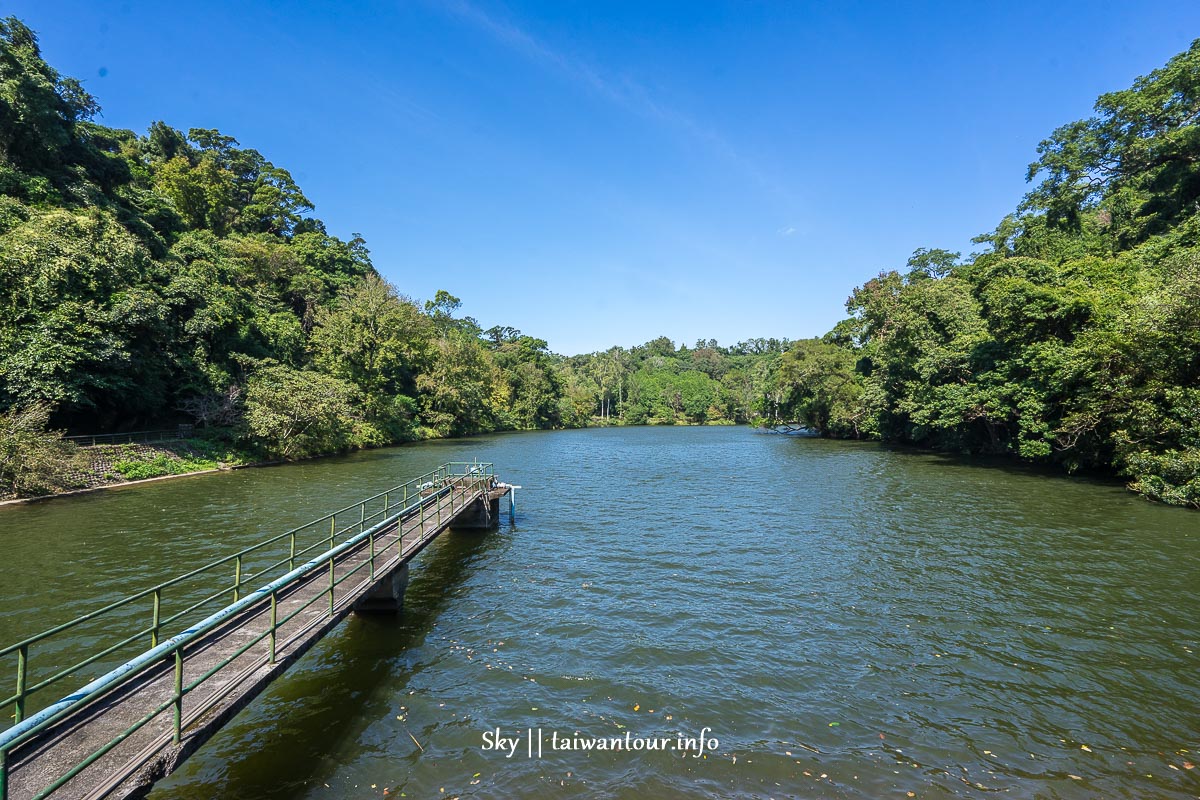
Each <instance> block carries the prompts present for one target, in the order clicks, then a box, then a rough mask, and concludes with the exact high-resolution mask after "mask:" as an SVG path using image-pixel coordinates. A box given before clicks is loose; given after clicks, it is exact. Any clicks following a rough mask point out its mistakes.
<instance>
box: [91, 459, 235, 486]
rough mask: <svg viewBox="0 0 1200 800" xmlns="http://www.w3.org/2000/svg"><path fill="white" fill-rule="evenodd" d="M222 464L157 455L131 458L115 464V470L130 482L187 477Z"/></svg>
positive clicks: (208, 460)
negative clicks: (164, 477)
mask: <svg viewBox="0 0 1200 800" xmlns="http://www.w3.org/2000/svg"><path fill="white" fill-rule="evenodd" d="M219 466H220V462H218V461H216V460H214V459H207V458H190V457H188V458H181V457H179V456H175V455H171V454H168V453H156V454H155V455H153V456H151V457H150V458H144V459H142V458H129V459H122V460H120V461H114V462H113V469H115V470H116V471H117V472H118V473H120V475H121V477H122V478H124V479H125V480H128V481H140V480H145V479H146V478H161V477H162V476H164V475H185V474H187V473H189V472H199V471H201V470H206V469H217V468H218V467H219Z"/></svg>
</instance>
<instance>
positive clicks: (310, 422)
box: [245, 365, 359, 459]
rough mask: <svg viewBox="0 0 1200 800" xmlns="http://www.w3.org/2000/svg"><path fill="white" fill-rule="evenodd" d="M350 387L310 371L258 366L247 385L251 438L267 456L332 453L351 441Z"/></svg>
mask: <svg viewBox="0 0 1200 800" xmlns="http://www.w3.org/2000/svg"><path fill="white" fill-rule="evenodd" d="M354 396H355V391H354V387H353V386H351V385H350V384H349V383H347V382H345V381H343V380H340V379H338V378H334V377H331V376H329V375H325V374H324V373H320V372H315V371H312V370H296V369H292V368H290V367H285V366H282V365H274V366H266V367H262V368H260V369H259V370H258V371H257V372H255V373H254V375H253V376H252V377H251V378H250V381H249V384H248V386H247V389H246V416H245V420H246V427H247V430H248V431H249V435H250V440H251V441H252V442H253V443H254V444H255V445H257V446H258V447H259V448H260V449H261V450H262V451H263V452H264V453H266V454H267V455H269V456H273V457H277V458H284V459H291V458H304V457H306V456H312V455H318V454H322V453H336V452H338V451H341V450H346V449H349V448H350V447H351V446H352V445H353V444H354V436H353V434H354V423H355V422H357V421H358V420H359V414H358V411H357V409H356V408H355V406H354V404H353V398H354Z"/></svg>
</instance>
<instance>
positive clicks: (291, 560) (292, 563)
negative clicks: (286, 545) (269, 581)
mask: <svg viewBox="0 0 1200 800" xmlns="http://www.w3.org/2000/svg"><path fill="white" fill-rule="evenodd" d="M289 538H291V540H292V546H291V549H290V550H289V551H288V572H291V571H292V570H294V569H295V568H296V532H295V531H292V535H291V536H290V537H289Z"/></svg>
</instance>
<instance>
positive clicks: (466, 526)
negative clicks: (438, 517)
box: [450, 492, 500, 531]
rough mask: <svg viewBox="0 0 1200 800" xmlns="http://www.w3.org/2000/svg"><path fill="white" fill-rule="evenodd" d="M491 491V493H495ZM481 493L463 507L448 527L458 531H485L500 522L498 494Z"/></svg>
mask: <svg viewBox="0 0 1200 800" xmlns="http://www.w3.org/2000/svg"><path fill="white" fill-rule="evenodd" d="M495 494H496V493H495V492H492V493H491V495H495ZM491 495H481V496H479V497H477V498H475V500H474V501H472V502H471V504H470V505H468V506H467V507H466V508H464V509H463V510H462V511H461V512H460V513H459V514H458V516H456V517H455V518H454V521H453V522H451V523H450V527H451V528H453V529H454V530H460V531H486V530H490V529H491V528H495V527H496V526H497V525H499V524H500V496H498V495H497V496H491Z"/></svg>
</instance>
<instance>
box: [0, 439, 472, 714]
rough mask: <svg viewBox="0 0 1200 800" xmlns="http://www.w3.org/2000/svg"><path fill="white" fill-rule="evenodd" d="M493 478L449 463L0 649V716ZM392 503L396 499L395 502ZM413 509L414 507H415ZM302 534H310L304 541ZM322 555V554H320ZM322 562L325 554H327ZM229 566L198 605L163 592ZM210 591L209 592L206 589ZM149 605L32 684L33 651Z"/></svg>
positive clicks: (464, 464)
mask: <svg viewBox="0 0 1200 800" xmlns="http://www.w3.org/2000/svg"><path fill="white" fill-rule="evenodd" d="M477 474H478V475H488V476H492V475H494V471H493V465H492V464H483V463H479V462H466V461H451V462H447V463H445V464H442V465H441V466H439V467H437V469H434V470H432V471H430V472H427V473H425V474H423V475H420V476H419V477H416V478H413V479H411V480H409V481H406V482H405V483H402V484H399V485H397V486H394V487H392V488H390V489H388V490H386V491H383V492H379V493H377V494H374V495H372V496H370V497H368V498H366V499H364V500H361V501H359V502H357V503H354V504H352V505H349V506H346V507H345V508H342V509H339V510H337V511H334V512H332V513H329V514H326V515H324V516H322V517H319V518H317V519H315V520H312V521H311V522H307V523H305V524H304V525H301V526H299V527H296V528H292V529H291V530H288V531H285V532H283V533H280V534H277V535H275V536H272V537H270V538H269V539H266V540H264V541H261V542H258V543H257V544H254V545H251V546H249V547H245V548H243V549H241V550H239V551H237V552H236V553H231V554H230V555H228V556H224V557H222V558H219V559H217V560H215V561H212V562H210V563H208V564H205V565H203V566H201V567H198V568H196V569H193V570H191V571H190V572H187V573H184V574H183V575H178V576H176V577H174V578H171V579H169V580H166V581H163V582H161V583H158V584H156V585H154V586H151V587H149V588H147V589H143V590H141V591H139V592H136V593H134V594H131V595H128V596H126V597H124V598H122V599H120V600H117V601H115V602H112V603H109V604H108V605H105V606H103V607H101V608H99V609H96V610H94V611H90V612H88V613H86V614H82V615H80V616H78V617H76V618H75V619H72V620H69V621H68V622H64V623H62V624H60V625H56V626H54V627H52V628H50V629H48V630H46V631H43V632H41V633H39V634H36V635H34V636H30V637H28V638H26V639H23V640H21V641H19V642H16V643H15V644H11V645H8V646H6V647H2V648H0V659H3V658H5V657H11V656H12V655H14V654H15V655H16V657H17V664H16V668H17V669H16V673H17V681H16V693H15V694H13V695H10V696H8V697H3V698H0V712H3V711H5V710H7V709H10V708H11V709H12V710H13V712H14V713H13V714H12V717H13V718H14V720H15V723H14V724H20V723H21V722H22V721H23V720H24V719H25V717H26V716H27V714H26V712H27V708H26V703H27V700H28V699H29V698H30V697H31V696H32V695H34V694H36V693H38V692H41V691H43V690H46V689H48V688H50V687H51V686H53V685H55V684H57V683H60V682H61V681H63V680H65V679H66V678H69V677H71V676H73V675H75V674H77V673H78V672H79V671H80V670H82V669H84V668H86V667H89V666H91V665H93V664H95V663H96V662H98V661H101V660H102V659H104V658H106V657H108V656H113V655H114V654H116V653H118V652H119V651H121V650H122V649H128V648H130V647H131V646H133V645H134V644H135V643H136V642H137V641H138V640H140V639H143V638H144V637H149V640H150V646H151V647H152V648H153V647H156V646H157V645H158V644H159V640H160V638H161V635H162V634H163V633H164V630H168V629H171V628H170V626H172V625H173V624H175V623H180V624H182V623H183V621H184V620H185V617H189V616H194V615H195V614H196V613H197V612H199V611H200V609H202V608H204V607H205V606H210V605H212V604H214V603H216V602H219V601H220V600H221V599H222V598H225V597H228V596H232V598H233V601H234V602H237V601H238V600H239V599H240V598H241V595H242V592H243V587H244V586H245V585H246V584H247V583H249V582H250V581H253V580H255V579H257V578H260V577H262V576H263V575H265V574H266V573H268V572H270V571H272V570H275V569H278V568H280V567H282V566H283V565H284V564H287V565H288V570H289V571H291V570H293V569H294V568H295V566H296V560H297V558H299V557H303V556H308V554H310V553H313V552H314V551H317V550H318V548H324V551H328V550H332V549H333V548H334V547H335V545H336V544H337V543H338V541H339V540H342V541H345V538H346V537H348V536H355V535H358V534H361V533H362V532H363V531H364V530H366V529H367V527H368V523H370V524H371V525H372V526H374V525H377V524H378V522H377V520H380V519H386V518H387V517H388V515H389V514H390V512H391V511H392V510H393V509H395V508H398V507H399V508H406V507H408V504H409V499H410V498H412V497H419V496H420V495H421V493H422V489H423V488H425V490H426V491H428V488H427V487H437V488H441V487H443V486H445V485H448V484H449V482H450V480H451V479H452V478H462V477H468V476H470V477H474V476H475V475H477ZM393 498H394V499H393ZM380 500H382V501H383V506H382V508H377V509H376V510H374V511H368V505H373V504H375V503H377V502H379V501H380ZM413 507H417V506H416V505H414V506H413ZM352 511H357V512H358V514H356V515H353V516H352V521H351V522H350V523H349V524H348V525H346V526H345V527H342V528H340V529H339V527H338V520H337V518H338V516H343V518H344V517H345V515H346V514H347V513H348V512H352ZM305 534H308V535H307V536H305ZM314 534H316V535H317V538H316V540H315V541H312V542H311V543H308V542H309V541H310V540H311V539H312V538H313V536H314ZM284 541H286V542H287V544H288V548H287V554H286V555H282V556H281V557H279V558H277V559H275V560H273V561H271V562H270V563H267V564H260V563H247V562H248V561H250V560H249V559H247V556H251V555H252V554H261V553H262V551H263V550H264V549H265V548H267V547H269V546H271V545H280V544H281V543H283V542H284ZM324 551H321V552H324ZM325 557H326V558H328V554H327V553H326V556H325ZM229 565H232V567H233V582H232V583H226V584H222V585H220V587H219V588H216V589H215V591H211V592H210V593H208V594H206V595H205V596H204V597H203V598H201V599H199V600H193V598H192V597H190V596H188V595H186V594H185V595H184V596H183V597H182V598H171V597H169V596H168V593H167V591H166V590H168V589H171V588H172V587H179V586H180V584H182V583H184V582H186V581H190V580H192V579H195V578H198V577H200V576H205V577H207V575H206V573H210V572H212V571H214V570H215V569H217V568H219V567H222V566H226V567H227V568H228V566H229ZM247 567H251V568H252V569H253V571H249V572H246V574H243V573H244V571H245V570H246V568H247ZM210 588H211V587H210ZM168 599H175V600H176V601H177V602H178V601H179V600H182V601H183V602H184V603H188V601H189V600H192V602H190V603H188V604H187V605H186V607H184V608H182V609H180V610H175V611H173V612H172V613H171V614H170V615H165V614H164V611H163V607H164V604H165V602H166V601H167V600H168ZM139 600H142V601H147V600H148V601H149V603H150V609H149V611H150V614H149V617H150V619H149V624H148V626H146V627H141V628H139V629H137V630H136V631H133V632H131V633H128V634H127V635H126V636H125V637H124V638H121V639H119V641H116V642H115V643H112V644H109V645H108V646H107V647H105V648H104V649H102V650H100V651H98V652H96V653H92V654H90V655H89V656H88V657H87V658H85V659H83V660H82V661H79V662H77V663H75V664H73V665H71V666H69V667H65V668H62V669H59V670H57V671H56V672H54V674H52V675H49V676H47V677H43V678H41V679H39V680H37V681H36V682H34V681H31V680H30V676H31V675H32V674H33V673H32V671H31V669H30V664H31V662H32V661H33V656H34V655H36V650H35V646H37V645H40V644H42V643H44V642H47V641H48V640H50V639H53V638H54V637H56V636H59V635H60V634H62V633H64V632H66V631H68V630H71V629H72V628H75V627H77V626H79V625H82V624H83V623H85V622H91V621H95V620H98V619H101V618H103V617H106V616H108V615H111V614H112V613H113V612H115V611H118V610H119V609H123V608H125V607H127V606H130V605H131V604H133V603H136V602H137V601H139Z"/></svg>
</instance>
